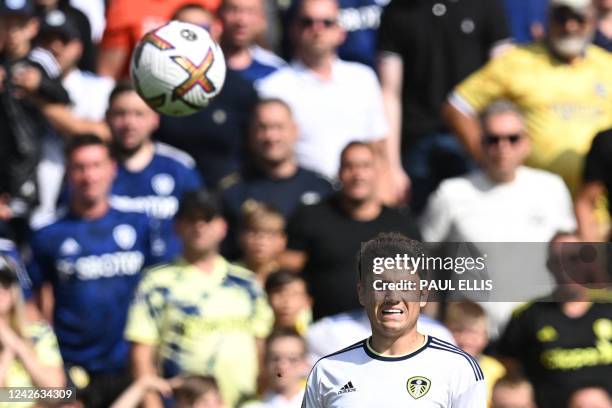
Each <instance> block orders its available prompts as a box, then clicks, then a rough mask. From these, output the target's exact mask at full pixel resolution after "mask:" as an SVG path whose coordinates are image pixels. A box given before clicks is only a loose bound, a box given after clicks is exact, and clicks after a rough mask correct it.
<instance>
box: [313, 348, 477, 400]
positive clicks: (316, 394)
mask: <svg viewBox="0 0 612 408" xmlns="http://www.w3.org/2000/svg"><path fill="white" fill-rule="evenodd" d="M486 406H487V391H486V387H485V381H484V377H483V374H482V370H481V369H480V366H479V365H478V363H477V362H476V360H474V358H472V357H471V356H470V355H469V354H467V353H465V352H464V351H462V350H461V349H458V348H457V347H455V346H453V345H452V344H450V343H447V342H444V341H442V340H438V339H436V338H435V337H430V336H427V337H426V341H425V344H424V345H423V346H422V347H421V348H420V349H418V350H416V351H414V352H412V353H410V354H408V355H405V356H396V357H389V356H383V355H380V354H378V353H376V352H375V351H374V350H372V348H371V347H370V345H369V341H368V340H363V341H360V342H359V343H356V344H355V345H353V346H350V347H348V348H346V349H344V350H342V351H339V352H337V353H334V354H332V355H329V356H327V357H324V358H322V359H321V360H319V361H318V362H317V364H316V365H315V366H314V367H313V369H312V371H311V372H310V376H309V377H308V383H307V385H306V393H305V395H304V402H303V403H302V407H303V408H371V407H384V408H395V407H397V408H400V407H401V408H404V407H415V408H419V407H421V408H425V407H428V408H434V407H438V408H440V407H444V408H446V407H452V408H485V407H486Z"/></svg>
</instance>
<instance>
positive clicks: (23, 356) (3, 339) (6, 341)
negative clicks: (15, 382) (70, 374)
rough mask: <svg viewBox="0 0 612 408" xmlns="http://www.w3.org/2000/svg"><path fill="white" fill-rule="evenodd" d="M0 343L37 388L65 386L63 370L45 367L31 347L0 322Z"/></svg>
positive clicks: (61, 368)
mask: <svg viewBox="0 0 612 408" xmlns="http://www.w3.org/2000/svg"><path fill="white" fill-rule="evenodd" d="M0 343H2V346H3V348H6V349H8V350H11V351H12V352H13V353H14V355H15V358H17V359H19V361H21V364H22V365H23V367H24V368H25V371H26V372H27V373H28V375H29V376H30V378H31V379H32V383H33V384H34V385H36V386H38V387H63V386H64V385H65V384H66V377H65V375H64V368H63V367H62V366H61V365H59V366H47V365H44V364H42V362H41V361H40V360H39V359H38V356H37V355H36V352H35V351H34V349H33V348H32V346H31V345H30V344H29V343H28V342H27V341H25V340H24V339H22V338H21V337H19V336H18V335H17V334H16V333H15V332H14V331H13V329H12V328H11V327H10V326H9V325H8V323H7V322H0Z"/></svg>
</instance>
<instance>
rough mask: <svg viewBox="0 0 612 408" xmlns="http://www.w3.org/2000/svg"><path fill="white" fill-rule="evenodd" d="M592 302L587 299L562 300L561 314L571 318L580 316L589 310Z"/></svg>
mask: <svg viewBox="0 0 612 408" xmlns="http://www.w3.org/2000/svg"><path fill="white" fill-rule="evenodd" d="M592 304H593V303H591V302H587V301H578V302H564V303H562V304H561V310H562V311H563V314H565V315H566V316H567V317H569V318H571V319H577V318H579V317H582V316H584V315H585V314H586V312H588V311H589V309H590V308H591V305H592Z"/></svg>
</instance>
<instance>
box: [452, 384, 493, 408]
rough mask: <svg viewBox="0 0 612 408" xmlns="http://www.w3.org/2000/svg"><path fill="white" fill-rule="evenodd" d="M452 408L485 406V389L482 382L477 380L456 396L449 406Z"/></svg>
mask: <svg viewBox="0 0 612 408" xmlns="http://www.w3.org/2000/svg"><path fill="white" fill-rule="evenodd" d="M451 406H452V407H453V408H474V407H486V406H487V388H486V386H485V382H484V381H483V380H479V381H477V382H475V383H473V384H472V385H470V386H469V387H467V388H466V389H465V390H464V391H463V392H462V393H461V394H459V395H457V396H456V397H455V398H454V399H453V402H452V405H451Z"/></svg>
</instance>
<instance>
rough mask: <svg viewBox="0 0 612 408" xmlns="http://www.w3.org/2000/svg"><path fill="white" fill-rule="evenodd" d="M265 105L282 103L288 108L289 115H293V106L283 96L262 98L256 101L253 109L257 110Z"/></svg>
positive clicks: (281, 104)
mask: <svg viewBox="0 0 612 408" xmlns="http://www.w3.org/2000/svg"><path fill="white" fill-rule="evenodd" d="M265 105H280V106H282V107H283V108H285V109H287V112H289V115H290V116H291V117H293V110H292V109H291V106H289V104H288V103H287V102H286V101H284V100H283V99H281V98H260V99H258V100H257V102H256V103H255V108H254V109H253V111H256V110H257V109H258V108H259V107H261V106H265Z"/></svg>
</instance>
